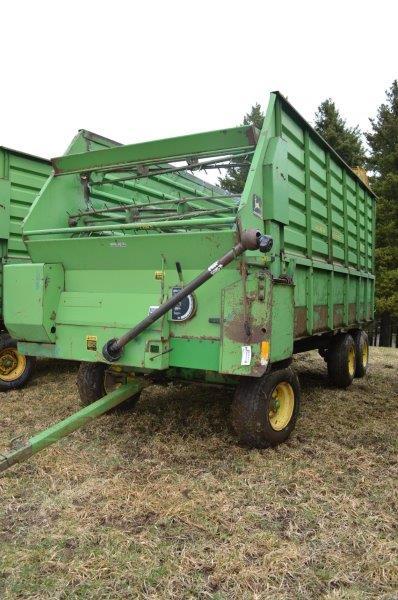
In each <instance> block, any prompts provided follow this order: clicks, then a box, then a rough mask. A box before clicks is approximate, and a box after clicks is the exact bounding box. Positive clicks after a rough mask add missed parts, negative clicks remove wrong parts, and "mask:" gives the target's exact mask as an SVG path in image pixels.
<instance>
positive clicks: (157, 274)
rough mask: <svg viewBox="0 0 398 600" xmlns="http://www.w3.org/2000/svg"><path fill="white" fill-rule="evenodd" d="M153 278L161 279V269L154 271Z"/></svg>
mask: <svg viewBox="0 0 398 600" xmlns="http://www.w3.org/2000/svg"><path fill="white" fill-rule="evenodd" d="M155 279H163V271H155Z"/></svg>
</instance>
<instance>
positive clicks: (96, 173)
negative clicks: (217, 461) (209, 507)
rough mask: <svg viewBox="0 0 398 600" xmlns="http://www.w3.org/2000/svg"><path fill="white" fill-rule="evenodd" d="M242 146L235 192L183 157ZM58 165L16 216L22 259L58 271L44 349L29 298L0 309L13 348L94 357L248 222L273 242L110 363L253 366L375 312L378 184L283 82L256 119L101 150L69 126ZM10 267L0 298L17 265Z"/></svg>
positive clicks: (216, 160)
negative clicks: (321, 130) (183, 315)
mask: <svg viewBox="0 0 398 600" xmlns="http://www.w3.org/2000/svg"><path fill="white" fill-rule="evenodd" d="M243 155H244V160H245V162H246V164H248V166H249V169H248V175H247V179H246V183H245V186H244V189H243V192H242V194H241V195H240V196H239V197H237V196H231V195H228V194H227V193H225V192H224V191H223V190H221V189H220V188H218V187H217V186H214V185H210V184H208V183H206V182H204V181H202V180H201V179H199V178H198V177H195V176H193V175H191V174H190V172H189V171H190V170H194V171H195V172H199V173H200V169H201V168H202V167H203V168H204V166H205V167H206V168H213V167H214V168H215V169H216V168H219V167H220V165H222V164H227V162H225V161H230V162H232V164H233V161H234V160H236V157H237V156H239V157H240V158H242V157H243ZM176 160H178V163H176ZM222 161H224V163H223V162H222ZM230 162H228V164H230ZM54 166H55V168H56V171H57V175H55V176H52V177H50V178H49V180H48V181H47V183H46V185H45V186H44V188H43V189H42V191H41V193H40V195H39V197H38V199H37V201H36V203H35V205H34V207H33V208H32V210H31V212H30V213H29V216H28V217H27V219H26V221H25V224H24V229H23V231H24V236H25V242H26V245H27V247H28V249H29V253H30V256H31V257H32V260H33V262H34V263H35V264H44V265H45V264H58V265H60V267H62V272H63V273H64V283H63V290H62V292H61V294H60V296H59V299H58V300H56V299H54V301H53V306H52V307H51V311H52V312H51V314H54V315H55V317H54V332H53V336H54V338H53V348H52V349H51V350H50V345H49V344H48V343H44V342H43V344H42V345H41V344H40V343H37V342H36V340H34V339H29V332H30V327H31V325H32V322H33V320H34V311H33V309H32V312H31V314H29V309H28V310H27V311H26V312H24V314H23V315H21V316H20V317H18V316H17V317H16V316H15V314H13V315H12V318H11V311H10V315H9V320H10V326H11V325H12V327H13V328H14V329H15V333H16V332H17V331H18V338H19V339H20V340H21V341H22V340H23V343H21V349H24V350H29V351H31V352H32V354H36V355H38V356H40V355H43V356H44V355H45V356H58V357H60V358H68V359H69V358H74V359H77V360H85V361H104V358H103V355H102V351H101V349H102V347H103V345H104V344H105V343H106V342H107V341H108V340H109V339H111V338H117V337H120V336H122V335H123V334H124V333H126V331H127V330H129V329H130V328H132V327H133V326H134V325H136V324H137V323H138V322H140V321H141V320H143V319H144V318H145V317H146V316H147V315H148V312H149V311H150V310H152V309H153V307H157V306H159V304H161V303H162V302H164V301H165V300H166V299H167V298H169V297H170V295H171V294H173V290H175V289H179V287H181V286H183V285H185V284H186V283H188V282H189V281H191V280H192V279H194V278H195V277H196V276H197V275H198V274H199V273H200V272H201V271H202V270H203V269H204V268H205V267H206V266H207V265H210V264H211V263H212V261H216V259H217V258H218V257H220V256H221V255H223V254H224V253H225V252H227V251H228V250H229V249H230V248H232V247H233V246H234V244H235V243H236V241H237V238H238V237H239V232H240V231H242V230H247V229H249V228H256V229H258V230H260V231H261V232H265V233H266V234H268V235H270V236H272V238H273V240H274V245H273V248H272V250H271V252H270V253H269V254H267V255H265V256H264V255H263V254H261V253H260V252H258V251H255V252H250V253H247V254H246V255H244V256H241V257H239V258H237V259H236V260H235V261H234V262H233V263H232V264H230V265H229V266H228V267H227V268H225V269H222V270H221V271H220V272H219V273H217V275H216V277H214V278H212V279H211V280H210V281H208V282H207V283H206V284H205V285H203V286H202V287H200V288H198V289H197V290H196V292H195V294H194V297H193V299H192V302H193V305H194V310H193V311H192V314H191V315H190V317H189V318H188V319H187V320H180V321H179V320H178V319H174V318H173V315H172V313H170V314H167V315H166V316H164V317H162V319H161V320H159V321H158V322H156V323H154V324H153V325H151V326H150V327H149V329H148V330H146V331H144V332H143V333H141V334H140V335H139V336H138V337H137V338H136V339H135V340H134V341H132V342H131V343H130V344H128V345H127V346H126V348H125V352H124V353H123V356H122V358H121V359H120V361H119V364H120V365H123V366H125V367H130V368H131V369H132V370H133V371H137V372H140V371H145V372H147V371H156V370H163V371H167V369H169V368H171V369H186V370H187V372H190V371H192V370H193V369H199V370H202V371H206V372H207V371H212V372H213V373H217V374H220V373H222V374H223V376H225V377H228V376H230V375H237V374H239V375H243V376H260V375H261V374H262V373H264V372H265V370H266V369H267V368H268V365H269V363H270V362H271V363H273V362H278V361H281V360H284V359H285V358H289V357H290V356H291V354H292V352H293V347H294V346H293V345H294V342H297V341H298V340H302V339H306V338H308V337H311V336H315V335H327V334H330V333H332V332H335V331H339V330H341V329H355V328H358V327H363V326H364V325H366V323H368V322H369V321H370V320H371V319H372V318H373V310H374V307H373V305H374V223H375V198H374V194H373V193H372V192H371V190H369V188H368V187H367V186H366V185H365V184H364V183H363V182H362V181H361V180H360V179H358V177H357V176H356V174H355V173H354V172H353V171H352V170H351V169H350V168H349V167H348V166H347V165H346V164H345V163H344V162H343V161H342V160H341V158H339V157H338V155H337V154H336V153H335V152H334V151H333V149H331V148H330V147H329V146H328V145H327V144H326V142H325V141H324V140H322V138H321V137H320V136H319V135H318V134H317V133H316V132H315V131H314V130H313V129H312V128H311V127H310V125H309V124H308V123H307V122H306V121H305V120H304V119H303V118H302V117H301V116H300V115H299V114H298V113H297V111H296V110H295V109H294V108H293V107H292V106H291V105H290V104H289V103H288V102H287V101H286V99H285V98H284V97H283V96H282V95H281V94H279V93H273V94H271V96H270V101H269V105H268V109H267V112H266V116H265V119H264V125H263V128H262V130H261V132H260V133H258V132H256V131H254V130H251V129H250V128H249V129H248V128H245V127H241V128H235V129H231V130H224V131H216V132H210V133H205V134H194V135H191V136H181V137H179V138H172V139H169V140H158V141H151V142H145V143H142V144H134V145H129V146H124V147H120V146H115V147H112V144H110V145H109V147H108V148H103V149H97V150H96V148H95V147H94V146H93V142H92V140H90V139H89V138H88V137H87V136H84V135H82V133H80V134H79V135H78V136H77V138H76V139H75V140H74V141H73V142H72V144H71V146H70V147H69V149H68V153H67V155H66V156H65V157H62V158H57V159H55V160H54ZM7 268H9V269H10V271H9V274H10V276H9V278H8V288H9V293H10V303H11V302H12V300H13V298H14V297H15V295H16V294H17V279H16V277H17V272H16V270H15V269H14V271H12V267H7ZM44 297H45V292H44V291H43V293H42V299H44ZM6 317H7V315H6ZM11 321H12V323H11ZM87 339H90V340H92V339H95V340H96V343H95V344H93V343H92V342H91V343H90V344H88V343H87ZM263 343H266V345H267V348H268V345H269V353H268V355H267V356H268V357H267V358H264V356H262V354H261V353H262V348H263V346H262V344H263ZM247 348H250V351H249V350H248V349H247ZM248 357H249V358H248Z"/></svg>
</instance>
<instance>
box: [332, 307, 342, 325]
mask: <svg viewBox="0 0 398 600" xmlns="http://www.w3.org/2000/svg"><path fill="white" fill-rule="evenodd" d="M343 315H344V305H343V304H335V305H334V306H333V325H334V327H339V326H341V325H343Z"/></svg>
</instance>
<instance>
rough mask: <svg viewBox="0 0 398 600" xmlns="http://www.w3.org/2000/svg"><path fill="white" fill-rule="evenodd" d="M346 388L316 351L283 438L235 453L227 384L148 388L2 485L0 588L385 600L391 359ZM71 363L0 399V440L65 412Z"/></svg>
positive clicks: (69, 407)
mask: <svg viewBox="0 0 398 600" xmlns="http://www.w3.org/2000/svg"><path fill="white" fill-rule="evenodd" d="M371 363H372V364H371V370H370V373H369V375H368V376H367V377H366V379H363V380H357V381H355V383H354V385H353V386H352V388H351V389H350V390H349V391H336V390H332V389H330V388H329V387H328V386H327V381H326V379H325V368H324V363H323V361H322V360H321V359H320V358H319V357H318V356H317V354H315V353H309V354H305V355H302V356H300V357H298V358H297V360H296V368H297V370H298V372H299V374H300V380H301V383H302V388H303V401H302V410H301V417H300V419H299V421H298V423H297V427H296V431H295V433H294V435H293V436H292V438H291V440H290V441H289V442H288V443H286V444H285V445H283V446H280V447H279V448H277V449H269V450H263V451H250V450H247V449H245V448H241V447H239V446H237V445H236V444H235V441H234V438H233V437H232V435H231V433H230V431H229V429H228V425H227V417H228V409H229V404H230V400H231V394H230V392H228V391H226V390H222V389H220V390H216V391H214V389H213V388H212V389H210V390H209V389H206V388H204V387H200V386H185V387H177V386H175V387H171V388H169V389H167V390H164V389H162V388H158V387H157V388H152V390H147V391H145V392H144V395H143V397H142V399H141V400H140V402H139V405H138V407H137V410H136V412H135V413H127V414H112V415H109V416H105V417H102V418H101V419H99V420H97V421H96V422H95V423H93V424H91V425H90V426H89V427H88V428H87V429H85V430H82V431H80V432H77V433H75V434H73V435H72V436H71V437H69V438H67V439H65V440H63V441H62V442H61V443H59V444H58V445H56V446H53V447H52V448H50V449H48V450H46V451H44V452H43V453H42V454H39V455H37V456H36V457H34V458H33V459H31V460H30V461H29V462H27V463H25V464H23V465H20V466H17V467H15V468H14V469H12V470H10V471H8V472H7V473H6V474H5V475H4V476H3V477H2V478H0V492H1V515H0V516H1V522H0V536H1V548H0V553H1V557H0V558H1V562H2V569H1V576H0V595H1V597H2V598H4V599H10V598H54V599H56V598H104V599H105V598H212V599H214V600H216V599H219V600H220V599H224V598H225V599H227V598H228V599H231V598H239V599H246V598H248V599H249V598H250V599H252V598H253V599H255V598H258V599H262V598H272V599H293V598H299V599H301V598H303V599H304V598H305V599H311V598H323V599H329V600H331V599H337V598H339V599H358V600H359V599H363V598H365V599H366V598H384V599H387V598H396V597H397V595H396V589H397V588H396V583H397V579H396V577H397V571H396V567H397V564H396V562H395V564H394V561H396V550H397V547H396V543H395V541H394V527H395V525H396V523H395V520H396V512H395V510H396V509H395V506H394V501H395V488H394V476H396V457H397V454H396V439H397V437H396V433H397V431H396V411H397V363H398V351H397V350H393V349H391V350H386V349H372V352H371ZM75 374H76V366H75V365H72V364H67V363H61V364H60V363H50V362H45V361H44V362H42V363H41V364H40V368H39V373H38V376H37V377H36V379H35V380H34V382H33V383H32V384H31V385H30V386H29V387H28V388H26V389H25V390H22V391H20V392H13V393H9V394H7V395H5V396H2V397H1V411H0V433H1V439H0V444H1V447H2V448H3V449H4V448H5V447H6V444H7V441H8V440H9V439H10V438H11V437H13V436H15V435H17V434H19V433H22V432H29V433H32V432H33V431H37V430H39V429H41V428H43V427H45V426H46V425H49V424H50V423H51V422H53V421H55V420H57V419H59V418H62V417H65V416H66V415H68V414H70V413H71V412H73V411H74V410H75V409H77V395H76V389H75Z"/></svg>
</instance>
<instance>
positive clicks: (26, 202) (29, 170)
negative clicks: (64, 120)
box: [7, 151, 51, 259]
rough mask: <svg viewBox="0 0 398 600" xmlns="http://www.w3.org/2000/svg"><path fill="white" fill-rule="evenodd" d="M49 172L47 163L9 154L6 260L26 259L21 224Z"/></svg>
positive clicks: (26, 254)
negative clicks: (8, 231)
mask: <svg viewBox="0 0 398 600" xmlns="http://www.w3.org/2000/svg"><path fill="white" fill-rule="evenodd" d="M50 171H51V167H50V165H49V164H48V162H46V161H43V162H40V161H39V160H35V159H32V158H30V157H28V156H24V155H22V154H21V155H20V154H18V153H15V154H13V153H12V152H11V151H10V152H9V173H8V178H9V180H10V183H11V198H10V200H11V202H10V237H9V240H8V252H7V257H8V258H18V259H23V258H25V257H26V258H27V257H28V253H27V250H26V247H25V244H24V243H23V241H22V233H21V224H22V221H23V219H24V218H25V217H26V215H27V214H28V211H29V209H30V207H31V205H32V203H33V201H34V200H35V198H36V196H37V194H38V193H39V191H40V190H41V188H42V187H43V185H44V183H45V181H46V179H47V178H48V176H49V174H50Z"/></svg>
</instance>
